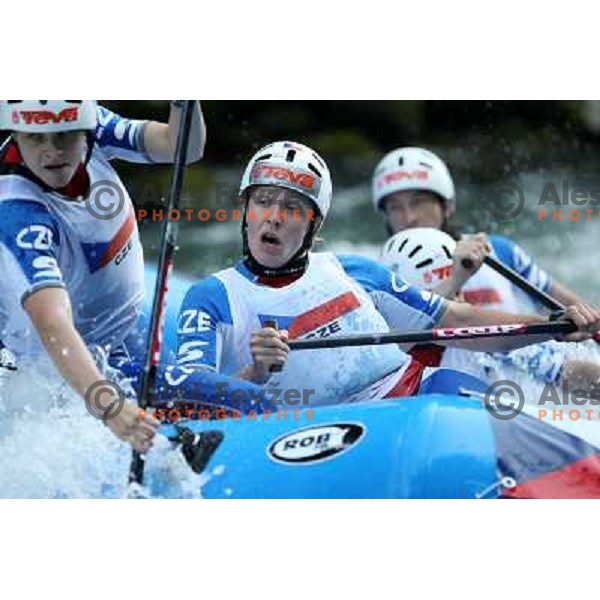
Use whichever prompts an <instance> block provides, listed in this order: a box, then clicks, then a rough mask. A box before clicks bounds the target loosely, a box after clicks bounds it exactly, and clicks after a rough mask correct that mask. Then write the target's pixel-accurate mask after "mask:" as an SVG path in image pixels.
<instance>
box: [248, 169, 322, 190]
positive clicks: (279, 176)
mask: <svg viewBox="0 0 600 600" xmlns="http://www.w3.org/2000/svg"><path fill="white" fill-rule="evenodd" d="M315 180H316V178H315V176H314V175H311V174H310V173H306V172H302V171H293V170H292V169H286V168H285V167H280V166H273V165H261V164H257V165H255V166H254V168H253V169H252V173H251V174H250V182H251V183H252V184H254V185H260V184H263V185H268V184H269V183H273V181H275V182H277V183H279V182H281V181H284V182H287V183H290V184H291V185H292V186H293V187H296V188H300V189H304V190H305V191H306V190H308V191H311V192H312V191H313V188H314V185H315Z"/></svg>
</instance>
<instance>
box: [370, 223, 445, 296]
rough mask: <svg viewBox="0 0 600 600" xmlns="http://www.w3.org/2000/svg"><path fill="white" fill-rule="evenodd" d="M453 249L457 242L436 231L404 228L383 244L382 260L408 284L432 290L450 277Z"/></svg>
mask: <svg viewBox="0 0 600 600" xmlns="http://www.w3.org/2000/svg"><path fill="white" fill-rule="evenodd" d="M455 248H456V242H455V241H454V240H453V239H452V238H451V237H450V236H449V235H448V234H447V233H444V232H443V231H440V230H439V229H429V228H415V229H405V230H404V231H401V232H399V233H397V234H396V235H393V236H392V237H391V238H390V239H389V240H388V241H387V242H386V243H385V245H384V246H383V248H382V250H381V261H382V262H383V264H384V265H385V266H386V267H388V269H391V270H392V271H394V273H396V274H397V275H399V276H400V277H401V278H402V279H403V280H404V281H406V282H407V283H409V284H411V285H414V286H416V287H418V288H421V289H425V290H433V289H435V288H436V287H437V286H438V285H439V284H440V283H441V282H442V281H443V280H444V279H447V278H448V277H450V276H451V275H452V264H453V261H452V254H453V253H454V249H455Z"/></svg>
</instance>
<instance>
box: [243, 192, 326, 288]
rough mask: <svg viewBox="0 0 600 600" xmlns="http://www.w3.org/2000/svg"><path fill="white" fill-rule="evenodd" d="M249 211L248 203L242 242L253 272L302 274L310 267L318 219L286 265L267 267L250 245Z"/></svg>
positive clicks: (276, 275) (247, 264) (260, 274)
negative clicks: (309, 258)
mask: <svg viewBox="0 0 600 600" xmlns="http://www.w3.org/2000/svg"><path fill="white" fill-rule="evenodd" d="M247 211H248V203H247V202H246V206H245V207H244V217H243V219H242V243H243V254H244V264H245V265H246V267H247V268H248V270H249V271H250V272H251V273H254V275H259V276H262V277H281V276H285V275H302V274H303V273H304V272H305V271H306V268H307V267H308V252H309V250H310V249H311V247H312V244H313V239H314V237H315V233H316V223H317V221H314V220H313V221H311V222H310V227H309V229H308V231H307V232H306V235H305V236H304V241H303V242H302V246H300V248H299V249H298V252H296V254H294V256H292V258H290V260H288V261H287V262H286V263H285V264H284V265H282V266H281V267H277V268H271V267H265V266H264V265H262V264H261V263H259V262H258V261H257V260H256V259H255V258H254V256H252V252H251V251H250V246H249V245H248V221H247V219H246V213H247Z"/></svg>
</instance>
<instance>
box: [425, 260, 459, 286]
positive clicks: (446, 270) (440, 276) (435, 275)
mask: <svg viewBox="0 0 600 600" xmlns="http://www.w3.org/2000/svg"><path fill="white" fill-rule="evenodd" d="M453 270H454V265H447V266H445V267H436V268H435V269H430V270H429V271H425V273H423V281H425V283H427V284H430V283H433V282H434V281H435V282H436V283H437V282H438V281H444V280H445V279H450V277H451V276H452V271H453Z"/></svg>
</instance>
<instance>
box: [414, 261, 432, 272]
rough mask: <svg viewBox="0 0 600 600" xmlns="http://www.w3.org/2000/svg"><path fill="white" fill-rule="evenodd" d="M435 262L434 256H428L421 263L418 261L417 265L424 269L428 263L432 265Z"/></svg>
mask: <svg viewBox="0 0 600 600" xmlns="http://www.w3.org/2000/svg"><path fill="white" fill-rule="evenodd" d="M432 263H433V258H426V259H425V260H422V261H421V262H420V263H417V264H416V265H415V267H416V268H417V269H422V268H423V267H426V266H427V265H430V264H432Z"/></svg>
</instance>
